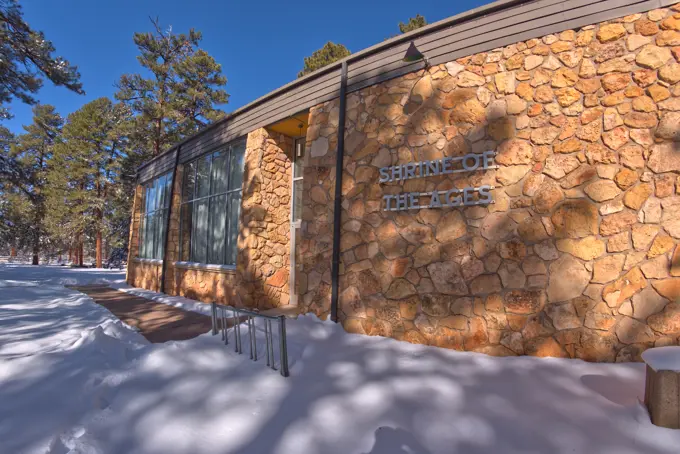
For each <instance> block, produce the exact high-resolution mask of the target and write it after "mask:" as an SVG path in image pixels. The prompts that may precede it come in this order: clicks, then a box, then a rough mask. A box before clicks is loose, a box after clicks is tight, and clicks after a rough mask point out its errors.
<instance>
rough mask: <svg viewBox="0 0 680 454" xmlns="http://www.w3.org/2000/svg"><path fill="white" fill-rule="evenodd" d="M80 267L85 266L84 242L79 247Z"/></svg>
mask: <svg viewBox="0 0 680 454" xmlns="http://www.w3.org/2000/svg"><path fill="white" fill-rule="evenodd" d="M78 265H80V266H83V242H82V241H81V242H80V246H79V247H78Z"/></svg>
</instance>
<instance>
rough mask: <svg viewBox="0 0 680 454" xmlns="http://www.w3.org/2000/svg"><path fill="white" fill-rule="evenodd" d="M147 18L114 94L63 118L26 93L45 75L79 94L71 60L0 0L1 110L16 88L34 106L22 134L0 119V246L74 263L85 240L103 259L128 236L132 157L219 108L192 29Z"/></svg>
mask: <svg viewBox="0 0 680 454" xmlns="http://www.w3.org/2000/svg"><path fill="white" fill-rule="evenodd" d="M152 26H153V31H152V32H148V33H135V35H134V37H133V39H134V43H135V45H136V46H137V49H138V51H139V55H138V57H137V60H138V61H139V63H140V66H141V67H142V68H143V74H144V75H142V73H139V74H125V75H123V76H122V77H121V78H120V80H119V81H118V82H117V92H116V94H115V97H114V99H109V98H106V97H104V98H99V99H95V100H94V101H91V102H88V103H87V104H85V105H84V106H82V107H81V108H80V109H78V110H77V111H75V112H73V113H71V114H70V115H68V116H67V117H66V118H63V117H62V116H61V115H60V114H59V113H58V112H57V111H56V109H55V108H54V106H50V105H46V104H40V103H38V101H37V100H36V99H35V97H34V95H35V94H36V93H37V92H38V91H39V89H40V87H41V86H42V83H43V80H45V79H47V80H49V81H51V82H52V83H54V84H56V85H63V86H65V87H66V88H68V89H70V90H72V91H74V92H76V93H80V94H83V93H84V91H83V88H82V85H81V83H80V74H79V73H78V70H77V68H76V67H75V66H72V65H70V64H69V62H68V61H66V60H64V59H62V58H60V57H55V56H54V52H55V49H54V46H53V45H52V44H51V42H50V41H48V40H47V39H46V38H45V36H44V35H43V33H42V32H38V31H34V30H32V29H31V28H30V27H29V25H28V24H27V23H26V22H25V21H24V19H23V15H22V10H21V7H20V5H19V4H18V2H17V0H0V58H1V59H2V62H1V63H0V115H1V116H2V117H3V118H9V117H10V115H11V113H10V111H9V109H8V104H9V103H10V102H11V101H12V100H14V99H17V100H20V101H22V102H25V103H28V104H32V105H34V107H33V121H32V122H31V124H29V125H26V126H24V132H23V133H22V134H18V135H14V134H12V133H11V132H10V131H9V130H8V129H7V128H5V127H3V126H0V254H2V253H3V252H5V253H10V254H12V253H18V252H19V253H24V254H25V253H28V254H31V255H32V257H33V263H34V264H38V263H39V260H40V256H41V255H42V256H45V255H48V254H52V253H62V252H63V253H64V254H65V256H64V257H63V258H64V259H65V260H66V259H70V260H71V261H72V262H73V263H75V264H79V265H83V257H84V255H85V254H84V249H86V248H87V249H88V250H89V251H94V256H95V263H96V265H97V266H101V265H102V263H103V261H104V260H105V259H106V257H105V255H106V251H107V250H109V249H111V248H114V247H124V248H126V247H127V241H128V234H129V225H130V210H131V204H132V196H133V192H134V191H133V188H134V185H135V180H134V178H135V172H136V169H137V168H138V167H139V165H141V164H142V163H143V162H144V161H147V160H149V159H150V158H152V157H154V156H157V155H159V154H160V153H162V152H163V151H165V150H166V149H167V148H168V147H170V146H171V145H173V144H174V143H176V142H178V141H179V140H181V139H182V138H184V137H186V136H188V135H190V134H192V133H194V132H195V131H197V130H198V129H200V128H202V127H204V126H205V125H207V124H209V123H210V122H213V121H216V120H218V119H219V118H220V117H221V116H222V115H224V113H223V112H222V111H220V110H218V109H217V106H218V105H221V104H225V103H226V102H227V100H228V95H227V93H226V91H225V90H224V89H223V87H224V85H225V84H226V82H227V80H226V78H225V77H224V76H223V75H222V68H221V66H220V65H219V64H218V63H216V62H215V60H214V58H213V57H211V56H210V55H209V54H208V53H207V52H205V51H204V50H202V49H201V48H200V47H199V45H200V42H201V38H202V37H201V33H200V32H198V31H195V30H193V29H192V30H190V31H189V33H188V34H183V33H181V34H176V33H173V31H172V30H171V29H167V30H164V29H162V28H161V26H160V25H159V23H158V20H152Z"/></svg>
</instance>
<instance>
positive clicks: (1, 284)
mask: <svg viewBox="0 0 680 454" xmlns="http://www.w3.org/2000/svg"><path fill="white" fill-rule="evenodd" d="M123 282H125V271H121V270H109V269H104V268H70V267H68V266H54V265H38V266H31V265H21V264H0V288H6V287H16V286H31V285H40V284H51V285H87V284H120V283H123Z"/></svg>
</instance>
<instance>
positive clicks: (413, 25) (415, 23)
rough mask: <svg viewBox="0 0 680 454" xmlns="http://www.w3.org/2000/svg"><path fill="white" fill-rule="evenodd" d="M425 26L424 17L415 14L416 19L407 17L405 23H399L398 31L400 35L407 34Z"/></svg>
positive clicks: (425, 20)
mask: <svg viewBox="0 0 680 454" xmlns="http://www.w3.org/2000/svg"><path fill="white" fill-rule="evenodd" d="M426 25H427V19H425V17H423V16H421V15H420V14H416V17H409V19H408V22H407V23H403V22H399V31H400V32H401V33H402V34H403V33H408V32H411V31H413V30H417V29H419V28H420V27H424V26H426Z"/></svg>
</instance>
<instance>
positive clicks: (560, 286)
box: [299, 5, 680, 361]
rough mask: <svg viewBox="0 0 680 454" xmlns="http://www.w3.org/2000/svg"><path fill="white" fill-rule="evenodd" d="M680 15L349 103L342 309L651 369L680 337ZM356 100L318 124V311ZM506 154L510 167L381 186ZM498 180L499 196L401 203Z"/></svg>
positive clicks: (322, 309)
mask: <svg viewBox="0 0 680 454" xmlns="http://www.w3.org/2000/svg"><path fill="white" fill-rule="evenodd" d="M679 61H680V5H678V6H675V7H674V8H671V9H662V10H654V11H650V12H648V13H645V14H636V15H632V16H628V17H625V18H621V19H620V20H614V21H610V22H607V23H602V24H597V25H595V26H589V27H584V28H582V29H578V30H566V31H564V32H562V33H559V34H556V35H548V36H544V37H542V38H541V39H531V40H529V41H526V42H521V43H517V44H514V45H510V46H507V47H505V48H502V49H495V50H493V51H490V52H487V53H482V54H476V55H472V56H469V57H465V58H461V59H459V60H457V61H455V62H450V63H447V64H445V65H438V66H435V67H432V68H429V69H428V70H427V71H425V72H424V71H420V72H417V73H412V74H408V75H406V76H403V77H400V78H398V79H394V80H392V81H389V82H386V83H383V84H380V85H376V86H372V87H369V88H366V89H363V90H361V91H359V92H356V93H352V94H350V95H349V97H348V101H347V105H348V111H347V123H346V126H347V131H346V151H345V163H344V176H343V182H342V185H343V186H342V193H343V210H342V242H341V243H342V248H341V249H342V268H341V279H340V287H341V288H340V290H341V295H340V318H341V320H342V323H343V325H344V326H345V328H346V329H347V330H348V331H351V332H358V333H366V334H370V335H382V336H391V337H395V338H397V339H404V340H408V341H411V342H417V343H427V344H432V345H438V346H442V347H447V348H454V349H459V350H474V351H481V352H486V353H489V354H494V355H517V354H529V355H538V356H559V357H574V358H582V359H585V360H592V361H627V360H636V359H639V355H640V353H641V351H643V350H644V349H646V348H648V347H651V346H654V345H657V346H658V345H670V344H677V343H678V341H679V339H678V337H679V336H680V303H678V302H675V301H676V299H677V297H678V296H680V277H675V276H680V258H679V257H678V256H680V252H678V250H677V248H676V245H677V244H678V242H679V240H680V195H678V194H679V193H680V179H679V178H680V177H679V175H680V84H679V83H678V82H679V81H680V63H679ZM336 136H337V101H334V102H330V103H327V104H325V105H322V106H318V107H317V108H315V109H313V110H312V112H311V114H310V128H309V132H308V149H309V150H310V151H311V152H310V153H309V155H310V156H309V160H308V167H307V168H306V169H305V193H306V195H308V198H307V200H306V206H305V212H304V223H303V232H302V236H303V241H302V244H301V249H300V251H299V257H300V260H301V268H302V270H303V272H302V273H301V274H302V275H303V276H302V278H301V288H300V295H301V301H302V302H303V304H302V306H303V307H304V308H305V309H306V310H309V311H313V312H315V313H317V314H324V313H327V312H328V310H329V304H330V255H331V243H332V219H333V213H332V195H333V188H334V171H333V165H334V163H333V161H334V156H335V153H334V150H335V145H336V142H337V137H336ZM487 150H496V151H497V153H498V154H497V157H496V162H497V164H498V165H499V168H498V169H496V170H485V171H478V172H474V173H460V174H454V175H448V176H439V177H431V178H420V179H412V180H406V181H405V182H400V183H386V184H379V183H378V169H379V168H381V167H384V166H390V165H395V164H403V163H407V162H410V161H420V160H428V159H436V158H442V157H444V156H460V155H464V154H466V153H470V152H478V153H481V152H484V151H487ZM483 184H488V185H493V186H495V188H496V189H495V190H494V191H493V193H494V195H493V197H494V200H495V203H494V204H493V205H489V206H488V207H485V206H475V207H468V208H458V209H455V208H443V209H423V210H410V211H400V212H386V211H382V205H383V202H382V197H383V195H384V194H394V193H400V192H409V191H432V190H448V189H450V188H454V187H455V188H463V187H467V186H480V185H483Z"/></svg>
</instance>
